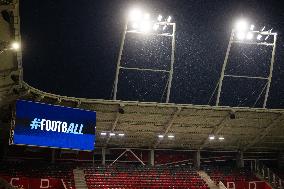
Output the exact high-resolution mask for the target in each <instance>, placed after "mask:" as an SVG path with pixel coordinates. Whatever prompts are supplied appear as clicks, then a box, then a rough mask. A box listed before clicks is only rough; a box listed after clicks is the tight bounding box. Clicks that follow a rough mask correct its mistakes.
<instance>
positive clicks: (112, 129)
mask: <svg viewBox="0 0 284 189" xmlns="http://www.w3.org/2000/svg"><path fill="white" fill-rule="evenodd" d="M119 115H120V113H119V112H117V113H116V116H115V120H114V122H113V124H112V127H111V130H110V132H113V131H114V130H115V128H116V126H117V123H118V120H119ZM110 139H111V136H108V138H107V141H106V144H105V145H106V146H107V145H108V143H109V141H110Z"/></svg>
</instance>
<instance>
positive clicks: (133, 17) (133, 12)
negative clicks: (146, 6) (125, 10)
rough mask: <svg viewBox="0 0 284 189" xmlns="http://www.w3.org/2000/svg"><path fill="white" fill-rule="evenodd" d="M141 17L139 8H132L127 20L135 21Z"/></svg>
mask: <svg viewBox="0 0 284 189" xmlns="http://www.w3.org/2000/svg"><path fill="white" fill-rule="evenodd" d="M141 18H142V12H141V10H139V9H133V10H131V11H130V13H129V20H130V21H137V20H140V19H141Z"/></svg>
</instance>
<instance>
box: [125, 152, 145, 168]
mask: <svg viewBox="0 0 284 189" xmlns="http://www.w3.org/2000/svg"><path fill="white" fill-rule="evenodd" d="M126 150H127V151H129V152H130V153H131V154H132V155H133V156H134V157H135V158H136V159H137V160H138V161H140V163H141V164H142V165H145V163H144V162H143V161H142V160H141V159H140V158H139V157H138V156H136V154H135V153H134V152H133V151H132V150H131V149H126Z"/></svg>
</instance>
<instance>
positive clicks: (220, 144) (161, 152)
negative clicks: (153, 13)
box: [0, 0, 284, 189]
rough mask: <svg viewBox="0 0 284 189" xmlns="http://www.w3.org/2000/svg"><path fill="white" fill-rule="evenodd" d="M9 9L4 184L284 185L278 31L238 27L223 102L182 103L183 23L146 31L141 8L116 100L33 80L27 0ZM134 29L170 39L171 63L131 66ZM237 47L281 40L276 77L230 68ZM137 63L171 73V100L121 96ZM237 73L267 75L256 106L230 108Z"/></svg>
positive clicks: (5, 1) (1, 136) (14, 1)
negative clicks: (177, 79)
mask: <svg viewBox="0 0 284 189" xmlns="http://www.w3.org/2000/svg"><path fill="white" fill-rule="evenodd" d="M0 10H1V13H2V14H1V16H0V146H1V150H0V158H1V161H0V189H2V188H3V189H4V188H5V189H6V188H22V189H38V188H51V189H57V188H58V189H91V188H156V189H158V188H189V189H218V188H219V189H225V188H228V189H283V186H284V109H281V108H279V109H278V108H277V109H276V108H269V107H268V106H267V104H268V100H269V98H270V96H269V92H270V85H271V82H272V75H273V66H274V60H275V54H277V53H278V51H277V49H276V41H277V33H276V32H273V31H272V29H268V30H267V29H265V27H264V28H260V29H259V30H255V29H254V26H253V25H251V26H250V28H248V29H247V30H248V31H247V30H246V29H243V28H241V29H239V28H235V29H233V30H232V32H231V37H230V41H229V45H228V46H227V51H226V49H225V50H224V51H225V52H226V54H225V57H223V60H224V62H223V64H222V65H223V66H222V70H221V72H219V76H218V77H219V78H218V84H217V85H216V88H215V90H214V92H213V93H212V96H211V97H212V99H213V98H216V103H215V102H214V104H207V105H196V104H186V103H172V102H171V100H170V99H171V94H172V93H171V92H172V91H173V88H174V87H173V74H174V69H175V67H174V64H175V60H176V59H177V55H176V54H175V46H176V44H175V42H176V40H177V39H176V35H175V34H176V29H177V28H176V23H175V22H174V20H173V18H172V17H170V16H168V17H166V20H162V16H160V15H159V16H158V18H157V21H155V22H154V24H153V23H152V22H151V24H153V26H152V25H150V26H148V25H147V23H146V21H145V20H143V21H141V22H143V24H144V25H143V27H140V28H139V26H138V25H135V24H136V22H135V21H137V17H139V16H137V15H139V12H138V11H137V10H135V11H133V12H131V15H132V18H131V19H129V21H128V22H126V24H125V29H124V32H123V33H122V34H123V35H122V36H123V37H122V40H121V45H120V48H119V56H118V60H117V62H116V66H117V67H116V70H115V71H116V72H115V76H114V77H115V78H114V85H113V93H112V98H111V99H96V98H81V97H80V98H77V97H70V96H65V95H58V94H54V93H50V92H45V91H44V90H40V89H37V88H35V87H33V86H31V85H30V84H29V83H28V82H25V81H24V79H23V75H24V73H25V70H24V69H23V64H22V51H21V47H20V46H21V45H20V42H21V32H20V29H21V26H22V25H21V22H20V14H19V1H18V0H0ZM143 19H146V20H147V19H148V18H147V16H145V18H143ZM132 22H133V23H132ZM144 22H145V23H144ZM130 25H131V26H130ZM244 25H245V23H243V22H240V23H239V26H238V27H243V26H244ZM146 26H147V27H146ZM130 27H132V28H130ZM129 28H130V29H129ZM150 30H151V31H150ZM151 32H152V33H151ZM245 32H247V33H245ZM129 33H130V34H132V33H136V34H137V35H140V34H141V35H144V34H145V33H147V34H149V35H150V34H153V35H155V36H162V37H167V38H169V46H170V47H171V48H169V49H168V50H167V51H168V53H169V58H168V60H169V66H168V67H166V68H158V69H157V68H148V67H145V68H144V67H127V65H125V64H122V63H121V62H122V60H123V55H122V54H123V52H124V48H126V47H125V44H124V42H125V43H127V35H128V34H129ZM254 36H256V39H255V41H251V40H252V38H253V37H254ZM233 44H244V45H247V44H249V45H258V46H261V45H263V46H269V47H271V49H272V51H271V52H269V57H270V58H269V71H268V75H267V76H258V77H256V76H244V75H238V73H236V74H234V73H227V72H226V69H227V67H226V66H227V64H228V61H229V60H230V58H229V57H230V53H231V52H230V50H231V46H232V45H233ZM140 66H141V65H140ZM133 70H135V71H145V72H151V73H152V72H155V73H163V74H166V75H167V78H168V79H167V81H166V85H165V88H164V91H162V92H163V94H162V97H161V99H162V100H163V101H162V102H158V101H140V100H138V101H135V100H132V98H130V97H129V98H127V97H128V96H127V94H128V93H127V92H126V93H123V94H124V95H125V94H126V97H125V96H124V98H123V99H125V100H120V99H121V98H120V97H119V96H120V95H122V93H121V92H119V89H121V88H120V85H121V84H122V81H120V75H121V74H122V72H126V71H133ZM228 77H230V78H245V79H248V80H250V79H252V80H261V81H262V80H265V82H266V83H265V85H263V86H262V88H261V89H260V93H259V95H256V97H257V98H256V101H255V103H254V106H251V107H243V106H241V105H238V106H233V105H230V104H229V106H223V105H222V103H221V102H220V101H221V100H222V95H223V94H224V93H223V90H224V86H223V87H222V84H223V85H225V84H226V83H225V82H224V83H223V80H224V79H225V78H228ZM130 79H131V78H130ZM224 81H225V80H224ZM129 94H130V93H129ZM129 99H130V100H129ZM210 101H211V98H210V100H209V102H210ZM255 105H256V106H255Z"/></svg>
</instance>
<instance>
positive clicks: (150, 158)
mask: <svg viewBox="0 0 284 189" xmlns="http://www.w3.org/2000/svg"><path fill="white" fill-rule="evenodd" d="M148 164H149V165H151V166H154V165H155V150H154V149H151V150H150V151H149V156H148Z"/></svg>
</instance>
